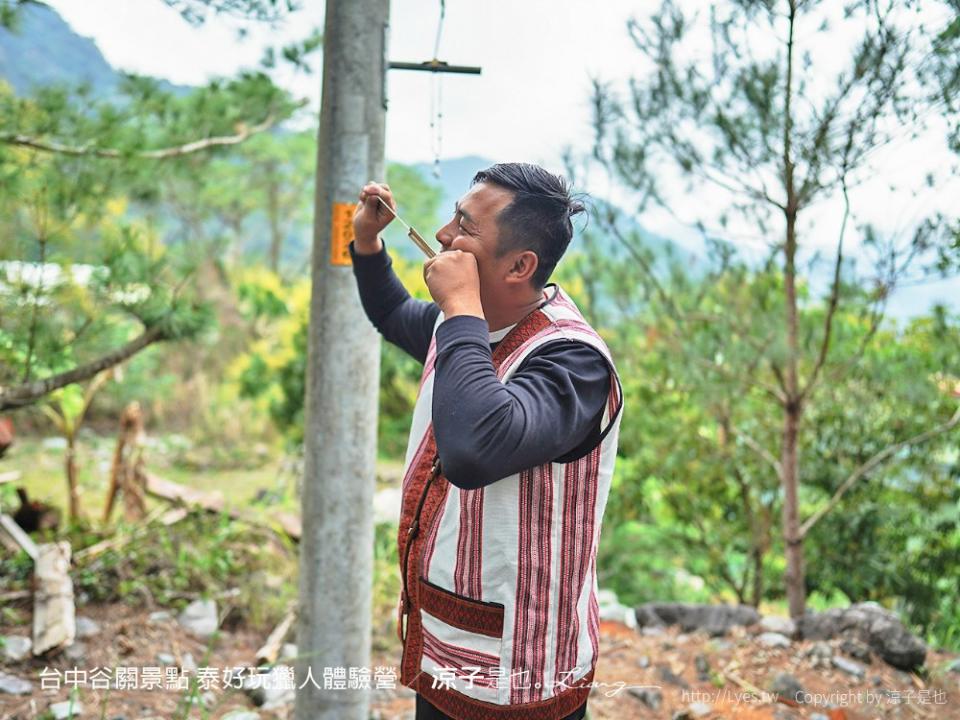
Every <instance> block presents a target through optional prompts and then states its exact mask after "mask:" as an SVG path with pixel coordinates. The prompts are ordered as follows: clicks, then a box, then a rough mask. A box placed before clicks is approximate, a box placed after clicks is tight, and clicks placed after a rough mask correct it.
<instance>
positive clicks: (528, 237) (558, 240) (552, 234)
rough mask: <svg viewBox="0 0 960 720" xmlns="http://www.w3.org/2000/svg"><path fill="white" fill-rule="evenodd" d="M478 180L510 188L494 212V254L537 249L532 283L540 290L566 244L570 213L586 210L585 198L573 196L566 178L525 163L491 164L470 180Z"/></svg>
mask: <svg viewBox="0 0 960 720" xmlns="http://www.w3.org/2000/svg"><path fill="white" fill-rule="evenodd" d="M481 182H485V183H490V184H492V185H497V186H499V187H502V188H505V189H507V190H511V191H513V202H511V203H510V204H509V205H507V206H506V207H505V208H503V210H501V211H500V212H499V213H498V214H497V228H498V230H499V235H500V242H499V246H498V247H497V256H503V255H504V254H505V253H507V252H510V251H512V250H532V251H533V252H535V253H536V254H537V260H538V262H537V270H536V272H534V274H533V277H532V278H531V283H532V284H533V286H534V287H535V288H536V289H538V290H539V289H541V288H543V286H544V285H546V284H547V279H548V278H549V277H550V274H551V273H552V272H553V269H554V268H555V267H556V266H557V263H558V262H559V261H560V258H561V257H563V253H564V252H566V249H567V246H568V245H569V244H570V239H571V238H572V237H573V223H571V222H570V218H572V217H573V216H574V215H577V214H578V213H581V212H583V211H584V209H585V208H584V206H583V203H582V202H581V201H580V200H579V199H577V198H574V197H572V196H571V194H570V187H569V185H568V184H567V181H566V180H565V179H564V178H562V177H561V176H559V175H554V174H553V173H550V172H547V171H546V170H544V169H543V168H542V167H539V166H537V165H531V164H529V163H498V164H496V165H492V166H490V167H488V168H487V169H486V170H481V171H480V172H478V173H477V174H476V175H475V176H474V177H473V182H471V183H470V184H471V185H476V184H477V183H481Z"/></svg>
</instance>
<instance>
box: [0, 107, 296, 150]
mask: <svg viewBox="0 0 960 720" xmlns="http://www.w3.org/2000/svg"><path fill="white" fill-rule="evenodd" d="M302 104H303V103H301V106H302ZM277 122H278V118H277V117H276V116H275V115H273V114H271V115H268V116H267V119H266V120H264V121H263V122H262V123H260V124H259V125H253V126H250V127H247V126H244V127H243V128H242V129H241V131H240V132H238V133H237V134H236V135H220V136H215V137H208V138H203V139H202V140H195V141H193V142H189V143H186V144H185V145H176V146H174V147H168V148H160V149H158V150H142V151H140V152H136V153H124V152H122V151H120V150H115V149H112V148H96V147H89V146H74V145H62V144H60V143H56V142H47V141H45V140H42V139H39V138H34V137H29V136H27V135H18V134H16V133H0V142H3V143H6V144H7V145H19V146H20V147H28V148H32V149H34V150H40V151H41V152H49V153H58V154H60V155H74V156H84V155H86V156H91V157H99V158H110V159H119V158H126V157H135V158H142V159H144V160H165V159H167V158H171V157H180V156H182V155H189V154H190V153H195V152H199V151H200V150H207V149H208V148H212V147H221V146H224V145H237V144H239V143H242V142H243V141H244V140H246V139H247V138H249V137H250V136H251V135H256V134H257V133H261V132H264V131H265V130H269V129H270V128H271V127H273V126H274V125H276V123H277Z"/></svg>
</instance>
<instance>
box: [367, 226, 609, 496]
mask: <svg viewBox="0 0 960 720" xmlns="http://www.w3.org/2000/svg"><path fill="white" fill-rule="evenodd" d="M350 254H351V257H352V258H353V272H354V276H355V277H356V279H357V287H358V289H359V291H360V300H361V303H362V304H363V309H364V311H365V312H366V314H367V317H368V318H370V322H372V323H373V325H374V327H376V328H377V330H378V331H379V332H380V334H381V335H383V337H384V338H385V339H386V340H387V341H388V342H391V343H393V344H394V345H397V346H398V347H400V348H401V349H403V350H404V351H406V352H407V353H409V354H410V355H412V356H413V357H415V358H416V359H417V360H419V361H420V362H421V363H422V362H425V361H426V357H427V350H428V349H429V347H430V340H431V337H432V335H433V327H434V325H435V323H436V320H437V317H438V316H439V314H440V308H439V307H438V306H437V304H436V303H432V302H425V301H423V300H417V299H416V298H413V297H411V296H410V294H409V293H408V292H407V290H406V288H404V287H403V284H402V283H401V282H400V279H399V278H398V277H397V276H396V273H394V271H393V268H392V261H391V259H390V256H389V254H388V253H387V251H386V247H384V248H383V249H382V250H381V251H380V252H379V253H376V254H373V255H358V254H357V253H356V252H355V251H354V247H353V243H351V244H350ZM505 335H506V331H505V330H504V331H498V332H496V333H491V332H490V331H489V327H488V326H487V323H486V321H485V320H484V319H483V318H478V317H472V316H468V315H459V316H456V317H452V318H449V319H446V320H444V321H443V322H442V323H441V324H440V326H439V327H438V328H437V359H436V366H435V371H434V372H435V376H434V381H433V408H432V411H433V430H434V435H435V437H436V440H437V452H438V453H439V455H440V463H441V466H442V467H443V474H444V477H446V478H447V480H449V481H450V482H451V483H453V484H454V485H456V486H457V487H461V488H478V487H483V486H484V485H489V484H490V483H492V482H495V481H496V480H499V479H501V478H504V477H508V476H510V475H512V474H514V473H516V472H519V471H520V470H524V469H527V468H530V467H535V466H537V465H541V464H543V463H545V462H549V461H552V460H561V461H564V462H568V461H570V460H573V459H576V458H577V457H581V456H582V455H585V454H586V453H587V452H589V451H590V450H591V449H592V448H593V447H595V446H596V444H597V442H599V440H600V433H601V428H600V422H601V420H602V417H603V410H604V407H605V404H606V401H607V397H608V393H609V391H610V368H609V365H608V364H607V361H606V359H605V358H604V357H603V355H601V354H600V353H599V352H598V351H597V350H595V349H594V348H592V347H590V346H589V345H586V344H584V343H578V342H574V341H570V340H557V341H555V342H550V343H547V344H545V345H543V346H541V347H539V348H537V349H536V350H535V351H534V352H532V353H531V354H530V355H529V356H528V357H527V358H526V360H524V362H523V363H522V365H521V366H520V367H519V368H517V370H516V372H515V373H514V374H513V375H512V376H511V377H510V379H509V380H508V381H507V382H506V383H502V382H501V381H500V379H499V378H498V377H497V374H496V371H495V370H494V367H493V350H494V349H495V348H496V346H497V344H498V343H499V341H500V340H501V339H502V338H503V337H504V336H505Z"/></svg>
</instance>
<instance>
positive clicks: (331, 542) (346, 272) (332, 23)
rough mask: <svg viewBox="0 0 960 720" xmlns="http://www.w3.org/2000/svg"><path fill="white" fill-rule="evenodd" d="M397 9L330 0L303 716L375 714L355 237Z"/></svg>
mask: <svg viewBox="0 0 960 720" xmlns="http://www.w3.org/2000/svg"><path fill="white" fill-rule="evenodd" d="M388 16H389V0H327V5H326V19H325V29H324V36H323V42H324V49H323V95H322V104H321V110H320V133H319V142H318V145H317V184H316V205H315V213H314V233H313V261H312V267H313V271H312V282H313V296H312V298H311V301H310V336H309V352H308V358H309V360H308V369H307V398H306V419H305V425H304V436H305V437H304V440H305V454H306V458H305V460H306V464H305V477H304V481H303V497H302V517H303V536H302V539H301V542H300V604H299V621H298V627H297V642H298V653H299V655H300V657H301V658H302V659H301V660H299V661H298V663H297V670H296V684H297V688H298V689H297V699H296V711H295V718H296V720H367V718H368V717H369V714H368V708H369V702H370V698H369V692H368V691H366V690H360V689H356V686H354V688H353V689H350V687H349V686H350V674H351V668H352V669H353V672H356V671H357V670H362V669H364V668H366V669H368V670H371V671H372V668H370V640H371V637H370V623H371V618H370V614H371V606H370V602H371V600H370V597H371V585H372V577H373V515H372V506H373V489H374V474H375V458H376V439H377V389H378V386H379V374H380V341H379V338H378V336H377V333H376V331H375V330H374V329H373V327H372V326H371V325H370V322H369V321H368V320H367V318H366V316H365V315H364V313H363V310H362V308H361V306H360V301H359V297H358V295H357V289H356V283H355V282H354V279H353V272H352V270H351V268H350V262H349V255H348V254H347V248H346V245H347V243H348V242H349V240H350V239H352V235H353V229H352V223H351V220H352V216H353V209H354V207H355V206H356V203H357V195H358V193H359V192H360V188H361V187H363V185H364V184H365V183H366V182H367V181H369V180H380V181H382V180H383V178H384V155H383V153H384V149H383V148H384V124H385V115H386V111H385V97H384V92H385V90H384V72H385V69H386V68H385V48H384V43H385V36H386V26H387V20H388ZM325 669H327V670H328V672H333V673H336V672H338V671H339V672H342V673H344V674H345V677H344V678H343V680H344V684H345V686H346V687H347V689H343V690H333V689H330V690H324V689H323V688H324V670H325ZM334 677H336V676H334ZM337 679H338V680H339V678H337ZM327 682H328V683H329V682H330V679H329V678H328V680H327ZM304 683H306V684H304ZM301 685H303V687H301ZM334 687H336V685H334Z"/></svg>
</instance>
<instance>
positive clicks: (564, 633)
mask: <svg viewBox="0 0 960 720" xmlns="http://www.w3.org/2000/svg"><path fill="white" fill-rule="evenodd" d="M380 198H382V199H383V200H384V201H385V202H386V203H387V204H389V205H390V207H394V208H395V207H396V206H395V203H394V200H393V197H392V194H391V192H390V188H389V186H387V185H381V184H377V183H369V184H368V185H366V186H365V187H364V188H363V190H362V191H361V192H360V203H359V204H358V206H357V210H356V213H355V215H354V221H353V222H354V232H355V240H354V242H353V243H352V244H351V255H352V257H353V267H354V273H355V276H356V278H357V283H358V287H359V290H360V298H361V301H362V303H363V306H364V310H365V311H366V313H367V316H368V317H369V318H370V320H371V322H372V323H373V324H374V326H376V328H377V329H378V330H379V331H380V333H381V334H382V335H383V336H384V337H385V338H386V339H387V340H388V341H390V342H392V343H394V344H396V345H398V346H399V347H401V348H402V349H403V350H405V351H406V352H408V353H410V354H411V355H412V356H413V357H415V358H417V359H418V360H420V361H421V362H422V363H423V364H424V370H423V376H422V379H421V385H420V392H419V395H418V398H417V403H416V406H415V409H414V413H413V422H412V427H411V432H410V440H409V443H408V447H407V454H406V466H405V471H404V479H403V501H402V506H401V513H400V532H399V549H400V561H401V577H402V580H403V589H402V591H401V597H400V602H399V608H398V612H399V618H398V634H399V636H400V639H401V641H402V642H403V657H402V661H401V675H400V680H401V682H402V683H403V684H404V685H407V686H408V687H411V688H413V689H414V690H415V691H416V692H417V718H418V720H424V719H425V718H454V719H455V720H476V719H479V718H504V719H510V720H512V719H517V720H519V719H520V718H537V719H538V720H561V719H563V720H575V719H579V718H583V717H584V715H585V713H586V700H587V695H588V693H589V690H590V683H591V681H592V679H593V673H594V669H595V666H596V661H597V653H598V640H599V635H598V628H599V618H598V607H597V599H596V591H597V584H596V567H595V560H596V550H597V542H598V540H599V535H600V523H601V520H602V517H603V510H604V506H605V504H606V499H607V494H608V491H609V487H610V479H611V476H612V474H613V465H614V460H615V457H616V446H617V435H618V430H619V423H620V415H621V413H620V410H621V405H622V403H621V401H620V397H621V392H620V383H619V379H618V378H617V374H616V370H615V368H614V365H613V362H612V360H611V358H610V353H609V350H608V349H607V347H606V345H605V344H604V343H603V341H602V340H601V339H600V337H599V336H598V335H597V333H596V332H594V330H593V329H592V328H590V326H589V325H588V324H587V322H586V321H585V320H584V319H583V317H582V316H581V315H580V313H579V311H578V310H577V308H576V306H575V305H574V304H573V302H572V301H571V300H570V298H569V297H567V296H566V294H564V293H563V292H562V290H560V288H558V287H557V286H556V285H550V286H548V285H547V280H548V278H549V276H550V274H551V272H552V271H553V269H554V267H555V266H556V264H557V262H558V261H559V260H560V257H561V256H562V255H563V253H564V251H565V250H566V248H567V245H568V244H569V242H570V239H571V237H572V235H573V226H572V223H571V218H572V217H573V216H574V215H576V214H577V213H579V212H582V211H583V205H582V204H581V203H579V202H577V201H576V200H574V199H572V198H571V197H570V193H569V189H568V187H567V185H566V183H565V181H564V180H563V179H562V178H560V177H557V176H555V175H552V174H551V173H548V172H547V171H546V170H544V169H542V168H540V167H537V166H534V165H528V164H523V163H508V164H500V165H494V166H493V167H490V168H488V169H486V170H483V171H481V172H479V173H477V175H476V177H475V178H474V180H473V184H472V186H471V187H470V189H469V190H468V192H467V193H466V194H465V195H464V196H463V197H462V198H460V200H459V201H458V202H457V203H456V206H455V208H454V214H453V217H452V219H451V220H450V222H449V223H447V224H446V225H445V226H443V227H442V228H441V229H440V230H439V231H437V234H436V237H437V240H438V241H439V242H440V244H441V245H442V246H443V250H442V251H441V252H440V253H439V254H438V255H437V256H436V257H434V258H431V259H429V260H427V262H426V263H425V264H424V279H425V281H426V284H427V287H428V288H429V290H430V294H431V296H432V297H433V300H434V302H432V303H430V302H423V301H419V300H415V299H413V298H411V297H410V295H409V294H408V293H407V292H406V290H405V289H404V288H403V286H402V285H401V283H400V282H399V280H398V279H397V277H396V275H395V274H394V273H393V271H392V269H391V263H390V258H389V256H388V255H387V253H386V249H385V247H384V244H383V242H382V240H380V239H379V237H378V233H379V232H380V231H381V230H383V228H385V227H386V225H387V224H388V223H389V222H390V220H391V219H392V217H393V215H392V214H391V213H390V212H389V210H387V209H386V208H384V207H383V205H382V204H381V202H380Z"/></svg>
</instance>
